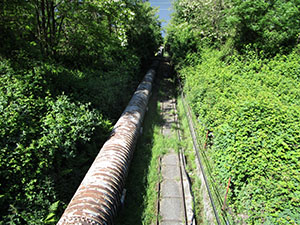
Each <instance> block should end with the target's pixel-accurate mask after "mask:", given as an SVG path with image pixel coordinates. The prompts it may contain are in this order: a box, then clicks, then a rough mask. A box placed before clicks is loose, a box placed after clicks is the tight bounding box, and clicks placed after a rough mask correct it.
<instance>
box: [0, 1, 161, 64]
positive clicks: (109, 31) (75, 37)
mask: <svg viewBox="0 0 300 225" xmlns="http://www.w3.org/2000/svg"><path fill="white" fill-rule="evenodd" d="M0 6H1V12H0V18H1V25H0V29H1V34H0V38H1V40H2V41H1V46H0V51H1V53H2V54H4V55H7V56H13V55H14V54H17V52H18V54H19V52H20V51H25V52H26V53H27V54H29V55H30V56H31V57H40V56H42V57H53V58H59V57H64V60H67V59H68V60H70V62H74V60H75V61H80V62H88V63H90V64H91V62H93V61H95V60H96V61H97V62H101V61H102V63H103V61H104V60H105V59H104V58H105V56H104V54H105V53H104V52H105V50H107V48H108V46H111V48H117V47H116V46H120V45H121V46H123V47H129V48H132V49H134V50H135V51H136V52H140V48H144V49H149V47H150V48H151V51H153V50H154V49H155V48H156V47H157V45H158V44H159V42H160V41H161V37H160V35H159V32H160V29H159V26H160V24H159V23H158V21H157V20H156V19H155V17H154V12H153V11H152V9H151V8H150V6H149V4H148V6H147V7H146V4H145V3H142V1H141V0H120V1H113V0H28V1H23V0H12V1H11V0H3V1H1V3H0ZM149 42H150V43H149ZM113 46H115V47H113ZM103 50H104V51H103ZM110 50H111V51H112V52H113V51H114V50H113V49H110ZM115 50H116V49H115ZM143 53H146V55H147V52H145V51H144V52H143ZM114 54H115V53H114ZM144 55H145V54H143V57H145V56H144ZM139 56H141V55H139ZM91 60H92V61H91Z"/></svg>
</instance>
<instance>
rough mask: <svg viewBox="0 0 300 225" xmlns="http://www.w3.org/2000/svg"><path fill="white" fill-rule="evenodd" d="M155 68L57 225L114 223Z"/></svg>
mask: <svg viewBox="0 0 300 225" xmlns="http://www.w3.org/2000/svg"><path fill="white" fill-rule="evenodd" d="M158 65H159V62H158V61H155V62H154V63H153V65H152V67H151V69H150V70H149V71H148V72H147V73H146V75H145V77H144V79H143V81H142V82H141V83H140V85H139V86H138V88H137V90H136V91H135V93H134V95H133V97H132V98H131V100H130V102H129V104H128V105H127V107H126V109H125V110H124V112H123V113H122V115H121V117H120V119H119V120H118V121H117V123H116V124H115V126H114V128H113V131H112V133H111V136H110V137H109V139H108V140H107V141H106V142H105V144H104V145H103V147H102V149H101V150H100V152H99V154H98V155H97V157H96V159H95V161H94V162H93V164H92V166H91V168H90V169H89V171H88V172H87V174H86V176H85V177H84V179H83V180H82V182H81V184H80V186H79V187H78V189H77V191H76V193H75V195H74V196H73V198H72V200H71V202H70V203H69V205H68V207H67V208H66V210H65V212H64V214H63V215H62V217H61V218H60V220H59V221H58V223H57V224H58V225H63V224H101V225H104V224H113V218H114V216H115V215H116V213H117V210H118V207H119V205H120V202H121V197H122V192H123V189H124V185H125V178H126V176H127V173H128V169H129V164H130V161H131V158H132V155H133V152H134V148H135V143H136V141H137V137H138V135H139V132H140V129H141V125H142V120H143V117H144V114H145V111H146V108H147V104H148V100H149V97H150V94H151V89H152V82H153V80H154V76H155V69H156V68H157V67H158Z"/></svg>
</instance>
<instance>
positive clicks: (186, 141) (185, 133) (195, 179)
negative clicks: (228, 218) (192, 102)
mask: <svg viewBox="0 0 300 225" xmlns="http://www.w3.org/2000/svg"><path fill="white" fill-rule="evenodd" d="M183 107H184V106H183V102H182V98H181V96H180V95H179V96H178V97H177V110H178V121H179V123H180V136H181V143H180V146H179V147H180V148H181V149H182V150H183V153H184V155H185V157H186V170H187V172H188V174H189V176H190V178H191V182H192V191H193V195H194V201H195V204H194V206H193V207H194V212H195V217H196V221H197V224H204V221H205V215H204V210H203V198H202V191H201V180H200V177H199V172H200V171H199V170H198V168H197V165H196V154H195V150H194V147H193V141H192V137H191V134H190V130H189V125H188V120H187V117H186V114H185V111H184V108H183Z"/></svg>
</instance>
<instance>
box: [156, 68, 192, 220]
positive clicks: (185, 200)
mask: <svg viewBox="0 0 300 225" xmlns="http://www.w3.org/2000/svg"><path fill="white" fill-rule="evenodd" d="M163 67H164V68H163V72H164V78H163V81H162V86H163V87H162V88H161V89H162V90H163V91H164V92H165V93H164V96H165V97H164V98H163V99H161V101H160V102H161V114H162V118H163V121H164V124H163V126H162V134H163V135H164V136H165V137H166V138H171V137H176V133H175V129H174V128H175V127H176V114H175V109H176V99H175V98H174V97H173V95H172V94H171V92H172V89H171V87H172V84H170V79H168V76H169V74H168V72H169V68H168V63H165V65H164V66H163ZM166 88H168V89H166ZM161 175H162V182H161V189H160V203H159V204H160V206H159V209H160V211H159V215H160V220H159V224H162V225H179V224H191V223H192V199H191V195H190V193H189V183H188V182H187V179H186V177H185V173H184V169H183V166H182V163H181V159H180V154H178V152H176V151H175V150H174V149H169V152H168V153H167V154H165V155H164V156H163V158H162V160H161Z"/></svg>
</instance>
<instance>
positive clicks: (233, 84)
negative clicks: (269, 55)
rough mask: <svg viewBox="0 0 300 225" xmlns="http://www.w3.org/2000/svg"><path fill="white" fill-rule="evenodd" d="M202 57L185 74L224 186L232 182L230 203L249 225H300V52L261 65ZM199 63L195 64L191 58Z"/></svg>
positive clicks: (250, 58) (211, 53) (251, 58)
mask: <svg viewBox="0 0 300 225" xmlns="http://www.w3.org/2000/svg"><path fill="white" fill-rule="evenodd" d="M247 53H248V54H247V56H240V55H233V56H231V57H227V58H226V60H227V61H226V62H225V61H222V59H223V58H224V53H223V52H222V51H217V50H212V49H208V50H203V53H202V55H201V59H200V60H198V61H197V60H192V65H190V66H189V67H185V68H183V69H182V70H181V71H180V74H181V76H182V77H183V79H184V81H185V87H184V89H185V92H186V93H187V97H188V99H189V101H190V104H191V107H192V109H193V111H194V113H195V114H196V115H197V117H198V119H199V121H201V123H203V125H204V126H201V130H202V134H201V135H203V137H204V136H205V133H206V129H209V130H211V131H212V132H213V136H214V138H213V140H212V141H213V145H212V148H211V150H210V152H209V154H210V157H212V159H213V165H214V173H215V175H216V177H217V178H218V182H219V183H220V185H221V186H220V187H222V189H224V188H225V185H226V182H227V180H228V178H229V177H231V178H232V183H231V193H230V198H229V202H230V203H229V204H230V205H231V207H233V208H234V210H235V212H236V213H237V214H245V215H247V216H248V222H249V223H254V222H255V223H257V222H259V223H264V224H278V223H298V222H299V216H298V215H299V213H300V211H299V205H300V198H299V196H300V195H299V194H300V180H299V176H298V174H299V172H300V164H299V160H300V158H299V155H300V147H299V146H300V145H299V143H300V129H299V128H300V120H299V118H300V107H299V105H300V104H299V103H300V102H299V100H300V98H299V96H300V95H299V94H300V93H299V90H300V80H299V69H300V60H299V55H298V54H297V52H296V51H295V52H293V53H291V54H290V55H287V56H284V55H283V56H277V57H275V58H273V59H261V58H259V57H257V55H256V54H255V53H253V52H251V51H250V52H247ZM191 58H192V57H191Z"/></svg>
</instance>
